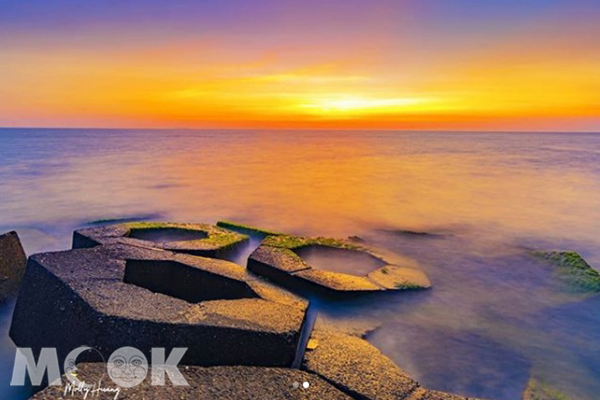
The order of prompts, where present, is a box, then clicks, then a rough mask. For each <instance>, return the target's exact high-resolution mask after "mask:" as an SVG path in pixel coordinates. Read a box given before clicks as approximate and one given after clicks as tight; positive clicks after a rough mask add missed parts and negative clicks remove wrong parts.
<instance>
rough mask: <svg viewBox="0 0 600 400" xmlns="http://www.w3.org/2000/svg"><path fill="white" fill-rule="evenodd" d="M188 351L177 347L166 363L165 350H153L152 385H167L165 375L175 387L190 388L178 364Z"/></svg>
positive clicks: (185, 348)
mask: <svg viewBox="0 0 600 400" xmlns="http://www.w3.org/2000/svg"><path fill="white" fill-rule="evenodd" d="M186 351H187V347H176V348H174V349H173V351H171V354H169V358H167V361H165V349H162V348H157V349H152V384H153V385H155V386H164V385H165V373H166V374H167V375H169V379H170V380H171V382H173V384H174V385H175V386H189V383H188V382H187V381H186V380H185V378H184V377H183V375H181V372H180V371H179V369H178V368H177V364H179V361H181V358H182V357H183V355H184V354H185V352H186Z"/></svg>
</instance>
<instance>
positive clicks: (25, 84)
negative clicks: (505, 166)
mask: <svg viewBox="0 0 600 400" xmlns="http://www.w3.org/2000/svg"><path fill="white" fill-rule="evenodd" d="M0 126H40V127H41V126H43V127H157V128H158V127H161V128H162V127H175V128H178V127H189V128H328V129H329V128H340V129H348V128H355V129H435V130H444V129H448V130H542V131H544V130H558V131H600V1H598V0H525V1H524V0H502V1H500V0H498V1H483V0H406V1H403V0H396V1H391V0H302V1H299V0H253V1H244V0H202V1H200V0H188V1H182V0H170V1H166V0H164V1H157V0H86V1H82V0H69V1H67V0H0Z"/></svg>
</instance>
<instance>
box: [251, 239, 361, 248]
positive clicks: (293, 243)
mask: <svg viewBox="0 0 600 400" xmlns="http://www.w3.org/2000/svg"><path fill="white" fill-rule="evenodd" d="M263 244H265V245H267V246H273V247H283V248H285V249H290V250H293V249H297V248H299V247H304V246H328V247H335V248H338V249H347V250H357V251H361V250H362V251H365V250H366V249H365V248H364V247H362V246H359V245H356V244H353V243H349V242H346V241H344V240H339V239H333V238H326V237H315V238H307V237H302V236H288V235H278V236H269V237H267V238H266V239H265V241H264V242H263Z"/></svg>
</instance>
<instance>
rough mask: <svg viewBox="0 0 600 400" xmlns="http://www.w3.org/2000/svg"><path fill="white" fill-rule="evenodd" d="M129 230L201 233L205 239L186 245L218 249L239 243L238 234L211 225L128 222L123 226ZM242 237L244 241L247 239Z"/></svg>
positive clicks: (192, 241)
mask: <svg viewBox="0 0 600 400" xmlns="http://www.w3.org/2000/svg"><path fill="white" fill-rule="evenodd" d="M123 225H124V226H125V227H126V228H127V229H129V230H134V229H137V230H143V229H148V230H150V229H169V228H170V229H179V230H183V231H186V230H187V231H199V230H200V231H203V232H206V234H207V235H208V237H207V238H203V239H198V240H191V241H189V242H188V244H192V245H193V244H194V243H195V242H202V243H207V244H212V245H215V246H219V247H227V246H229V245H233V244H235V243H238V242H239V241H240V234H239V233H236V232H231V231H228V230H226V229H221V228H218V227H215V226H211V225H205V224H201V225H200V224H178V223H171V222H130V223H126V224H123ZM242 236H244V237H245V238H246V239H247V237H246V236H245V235H242Z"/></svg>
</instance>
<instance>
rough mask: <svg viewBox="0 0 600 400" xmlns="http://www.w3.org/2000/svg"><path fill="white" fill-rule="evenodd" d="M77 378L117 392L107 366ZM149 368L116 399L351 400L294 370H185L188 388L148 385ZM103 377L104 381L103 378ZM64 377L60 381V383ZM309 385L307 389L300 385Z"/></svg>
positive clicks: (42, 396) (49, 391) (106, 396)
mask: <svg viewBox="0 0 600 400" xmlns="http://www.w3.org/2000/svg"><path fill="white" fill-rule="evenodd" d="M77 368H78V371H77V372H78V375H79V376H81V377H82V378H83V380H85V381H86V382H87V383H90V384H97V383H98V382H99V381H100V380H101V379H102V381H101V382H102V387H104V388H112V389H116V388H117V386H116V385H115V384H114V383H113V382H112V381H110V380H109V379H108V377H106V364H103V363H93V364H91V363H90V364H79V365H78V366H77ZM151 371H152V370H151V368H150V369H149V370H148V377H147V378H146V379H145V380H144V381H143V383H141V384H140V385H138V386H134V387H132V388H120V393H119V395H118V398H119V399H132V400H133V399H161V400H169V399H178V400H188V399H189V400H198V399H201V400H257V399H259V400H260V399H265V400H276V399H290V400H325V399H326V400H330V399H331V400H352V398H351V397H350V396H348V395H346V394H344V393H342V392H341V391H339V390H338V389H336V388H335V387H333V386H332V385H331V384H329V383H327V382H326V381H324V380H323V379H321V378H319V377H318V376H316V375H313V374H310V373H307V372H304V371H300V370H297V369H285V368H260V367H239V366H236V367H210V368H205V367H187V368H181V374H182V375H183V377H184V378H185V379H186V381H187V382H188V383H189V386H173V385H171V384H170V382H169V381H168V379H167V384H166V385H165V386H151V385H150V375H151ZM103 376H104V378H103ZM65 381H66V378H65V379H63V382H65ZM304 382H308V383H309V387H308V388H304V387H303V386H302V384H303V383H304ZM64 390H65V389H64V388H61V387H48V388H46V389H44V390H43V391H41V392H39V393H37V394H36V395H34V396H33V397H31V399H36V400H58V399H64V398H65V397H68V396H65V395H64ZM93 397H94V399H96V398H97V399H99V400H114V398H115V394H114V393H99V394H98V396H97V395H96V394H94V396H93Z"/></svg>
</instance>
